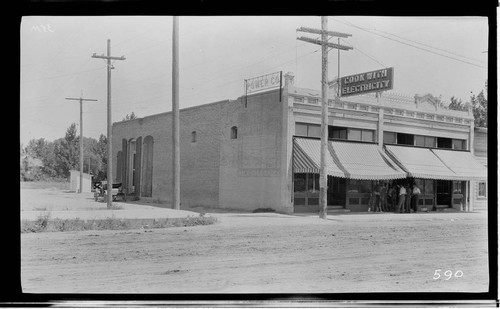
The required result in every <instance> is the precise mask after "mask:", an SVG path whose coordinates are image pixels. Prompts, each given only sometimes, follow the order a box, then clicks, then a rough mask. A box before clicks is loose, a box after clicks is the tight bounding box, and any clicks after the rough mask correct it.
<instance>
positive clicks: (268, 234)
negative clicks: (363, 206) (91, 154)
mask: <svg viewBox="0 0 500 309" xmlns="http://www.w3.org/2000/svg"><path fill="white" fill-rule="evenodd" d="M45 191H46V192H49V193H50V194H49V196H51V194H52V198H53V200H58V198H56V196H59V197H60V198H68V200H71V198H69V197H67V193H64V192H62V191H57V190H52V191H50V190H45ZM33 192H34V191H33V190H32V191H30V190H26V191H25V192H22V202H23V204H24V203H25V202H27V204H26V205H23V209H25V210H24V211H27V208H31V209H33V208H40V207H41V208H43V207H50V206H52V207H54V208H55V207H61V205H59V204H57V202H56V204H57V205H59V206H54V205H53V204H51V203H50V202H47V201H43V200H40V199H38V202H39V205H36V204H37V199H36V198H34V199H31V200H30V198H31V197H30V194H35V195H37V194H38V195H43V193H40V192H38V193H33ZM73 198H74V197H73ZM69 203H73V204H74V205H77V204H78V203H81V201H80V202H78V203H77V202H74V201H71V202H69ZM93 203H94V204H95V202H93V201H91V202H90V203H87V206H84V203H82V204H78V205H80V206H79V207H80V208H81V207H94V206H92V204H93ZM89 205H90V206H89ZM25 206H26V207H25ZM28 206H29V207H28ZM136 206H137V205H136ZM63 207H66V206H63ZM138 207H145V206H140V205H139V206H138ZM89 211H94V212H96V211H97V210H89ZM207 215H210V214H207ZM211 215H213V216H216V217H217V218H218V219H219V220H218V222H217V223H216V224H215V225H209V226H195V227H175V228H165V229H139V230H126V231H81V232H50V233H24V234H21V250H22V251H21V282H22V287H23V292H27V293H350V292H354V293H355V292H486V291H487V289H488V282H489V278H488V255H487V252H488V251H487V250H488V248H487V246H488V239H487V237H488V227H487V217H486V214H485V213H417V214H392V213H384V214H339V215H329V216H328V219H327V220H321V219H319V218H317V216H316V215H314V216H309V215H301V216H289V215H281V214H274V213H255V214H248V213H246V214H244V213H241V214H238V213H215V214H211ZM436 270H440V271H439V273H440V276H441V277H440V278H439V279H433V277H437V275H435V272H436ZM447 270H450V271H451V273H452V274H453V275H452V276H451V278H450V279H449V280H446V279H447V278H446V277H445V275H444V273H445V271H447ZM448 274H449V273H448Z"/></svg>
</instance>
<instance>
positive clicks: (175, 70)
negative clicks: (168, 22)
mask: <svg viewBox="0 0 500 309" xmlns="http://www.w3.org/2000/svg"><path fill="white" fill-rule="evenodd" d="M172 152H173V153H172V169H173V171H172V172H173V173H172V177H173V179H172V208H173V209H180V206H181V205H180V192H181V191H180V149H179V17H178V16H173V30H172Z"/></svg>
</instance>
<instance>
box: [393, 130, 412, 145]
mask: <svg viewBox="0 0 500 309" xmlns="http://www.w3.org/2000/svg"><path fill="white" fill-rule="evenodd" d="M397 143H398V144H399V145H413V134H404V133H398V134H397Z"/></svg>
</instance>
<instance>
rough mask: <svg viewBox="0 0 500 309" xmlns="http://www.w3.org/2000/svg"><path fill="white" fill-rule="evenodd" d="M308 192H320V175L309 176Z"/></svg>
mask: <svg viewBox="0 0 500 309" xmlns="http://www.w3.org/2000/svg"><path fill="white" fill-rule="evenodd" d="M306 183H307V191H309V192H315V191H319V174H307V181H306Z"/></svg>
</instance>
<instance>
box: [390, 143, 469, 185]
mask: <svg viewBox="0 0 500 309" xmlns="http://www.w3.org/2000/svg"><path fill="white" fill-rule="evenodd" d="M385 147H386V150H387V153H388V154H389V155H390V156H391V157H393V158H394V159H395V161H396V162H397V163H398V164H399V165H400V166H401V167H402V168H403V169H404V170H405V171H406V172H407V173H408V176H410V177H414V178H424V179H441V180H462V178H461V177H460V176H459V175H457V174H456V173H455V172H453V171H452V170H451V169H449V168H448V167H447V166H446V165H445V164H444V163H443V162H442V161H441V160H440V159H439V158H438V157H437V156H436V155H435V154H434V153H433V152H432V151H431V150H430V149H428V148H417V147H408V146H392V145H387V146H385Z"/></svg>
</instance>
